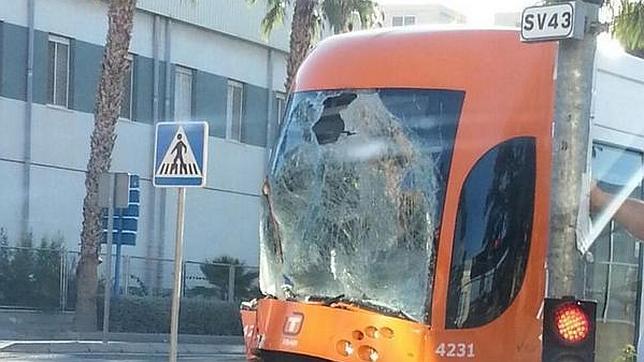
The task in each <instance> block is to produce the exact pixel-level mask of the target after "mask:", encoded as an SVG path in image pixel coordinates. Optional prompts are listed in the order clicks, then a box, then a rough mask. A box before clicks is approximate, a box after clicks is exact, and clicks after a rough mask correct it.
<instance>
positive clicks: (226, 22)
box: [0, 0, 289, 273]
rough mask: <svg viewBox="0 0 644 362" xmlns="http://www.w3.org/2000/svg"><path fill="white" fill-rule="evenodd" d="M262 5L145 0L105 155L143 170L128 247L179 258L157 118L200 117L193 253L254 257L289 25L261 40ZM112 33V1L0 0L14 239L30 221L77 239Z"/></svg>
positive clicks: (1, 142) (4, 222)
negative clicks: (203, 165)
mask: <svg viewBox="0 0 644 362" xmlns="http://www.w3.org/2000/svg"><path fill="white" fill-rule="evenodd" d="M264 12H265V3H264V2H263V1H259V2H258V3H257V4H256V5H253V6H251V5H249V4H248V3H247V2H246V1H244V0H231V1H228V2H226V3H225V4H223V3H221V2H213V1H194V2H193V1H182V0H139V1H138V5H137V10H136V14H135V18H134V30H133V37H132V42H131V45H130V52H131V54H130V59H131V62H132V67H131V70H130V73H129V74H128V76H127V77H126V78H127V79H126V84H125V93H126V94H125V98H124V100H123V107H122V111H121V118H120V119H119V121H118V125H117V139H116V145H115V147H114V151H113V159H112V166H111V170H112V171H114V172H129V173H131V174H135V175H139V176H140V192H141V197H140V198H141V203H140V217H139V220H138V234H137V240H136V246H133V247H132V246H130V247H124V253H127V254H129V255H135V256H142V257H151V258H152V257H153V258H173V256H174V255H173V250H174V247H173V245H174V228H175V214H176V197H177V195H176V191H175V190H172V189H169V190H159V189H155V188H153V187H152V184H151V176H152V168H153V167H152V162H153V147H154V125H155V123H157V122H160V121H172V120H201V121H207V122H208V124H209V128H210V140H209V162H208V183H207V186H206V187H205V188H203V189H189V190H188V192H187V203H186V230H185V258H186V259H187V260H195V261H203V260H204V259H206V258H213V257H216V256H221V255H230V256H233V257H236V258H239V259H241V260H242V261H244V262H246V263H247V264H249V265H257V258H258V256H257V245H258V232H257V230H258V219H259V218H258V213H259V201H260V199H259V189H260V186H261V181H262V177H263V173H264V165H265V163H266V159H267V154H268V152H267V147H266V145H267V143H269V142H271V140H272V139H273V138H274V133H275V128H276V124H277V119H278V114H280V113H281V111H282V110H283V108H284V99H285V89H284V85H283V84H284V79H285V69H286V65H285V64H286V54H287V50H288V35H287V34H288V33H287V29H288V27H289V25H288V23H287V24H284V26H281V27H278V28H276V29H275V30H274V32H273V33H272V35H271V37H270V38H269V39H268V40H266V39H264V38H263V37H262V34H261V32H260V22H261V19H262V17H263V15H264ZM106 32H107V2H105V1H100V0H86V1H78V0H18V1H6V2H4V3H3V6H1V7H0V122H1V123H2V126H1V127H0V129H1V130H2V131H1V132H0V175H1V176H2V180H3V182H2V184H3V187H2V188H0V200H2V202H3V205H4V207H2V208H0V227H2V228H4V229H5V230H6V232H7V235H8V239H9V242H10V244H16V243H18V240H19V239H20V235H22V234H23V232H24V231H28V232H31V233H32V234H33V237H34V240H40V238H42V237H52V236H60V237H62V239H63V240H64V243H65V246H66V247H67V248H68V249H70V250H78V249H79V243H80V240H79V235H80V230H81V223H82V204H83V197H84V195H85V185H84V182H85V171H86V169H87V161H88V158H89V149H90V147H89V140H90V134H91V132H92V129H93V123H94V122H93V121H94V116H93V110H94V106H95V96H96V89H97V83H98V79H99V73H100V64H101V59H102V55H103V48H104V44H105V37H106ZM168 273H169V271H168Z"/></svg>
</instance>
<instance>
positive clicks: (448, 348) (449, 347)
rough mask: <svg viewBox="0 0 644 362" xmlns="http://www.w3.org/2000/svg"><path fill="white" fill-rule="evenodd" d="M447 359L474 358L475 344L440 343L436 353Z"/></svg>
mask: <svg viewBox="0 0 644 362" xmlns="http://www.w3.org/2000/svg"><path fill="white" fill-rule="evenodd" d="M434 353H436V355H438V356H441V357H446V358H474V357H475V356H476V355H475V354H474V343H440V344H439V345H438V346H437V347H436V350H435V351H434Z"/></svg>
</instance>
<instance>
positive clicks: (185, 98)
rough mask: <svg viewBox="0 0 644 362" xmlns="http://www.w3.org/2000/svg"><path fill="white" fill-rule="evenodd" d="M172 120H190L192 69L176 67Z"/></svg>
mask: <svg viewBox="0 0 644 362" xmlns="http://www.w3.org/2000/svg"><path fill="white" fill-rule="evenodd" d="M174 82H175V83H174V120H175V121H178V122H180V121H189V120H190V119H191V118H192V69H190V68H185V67H181V66H177V67H176V70H175V78H174Z"/></svg>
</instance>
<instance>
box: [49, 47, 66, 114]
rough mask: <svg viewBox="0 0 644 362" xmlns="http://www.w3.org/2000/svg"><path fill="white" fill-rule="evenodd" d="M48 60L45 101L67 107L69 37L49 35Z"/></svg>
mask: <svg viewBox="0 0 644 362" xmlns="http://www.w3.org/2000/svg"><path fill="white" fill-rule="evenodd" d="M48 60H49V74H48V83H47V102H48V103H49V104H53V105H57V106H61V107H65V108H67V107H68V105H69V104H68V99H69V39H67V38H63V37H60V36H56V35H49V57H48Z"/></svg>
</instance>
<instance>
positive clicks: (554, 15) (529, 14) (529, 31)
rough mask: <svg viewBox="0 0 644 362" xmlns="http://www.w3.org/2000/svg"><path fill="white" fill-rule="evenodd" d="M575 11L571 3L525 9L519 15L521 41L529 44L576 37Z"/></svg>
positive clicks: (573, 4)
mask: <svg viewBox="0 0 644 362" xmlns="http://www.w3.org/2000/svg"><path fill="white" fill-rule="evenodd" d="M575 9H576V6H575V3H573V2H570V3H561V4H556V5H545V6H531V7H528V8H526V9H525V10H523V14H522V15H521V40H523V41H526V42H530V41H546V40H561V39H568V38H575V37H578V35H579V34H578V31H577V32H576V31H575V21H576V19H575V15H576V14H575ZM577 30H578V29H577ZM582 34H583V31H582Z"/></svg>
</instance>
